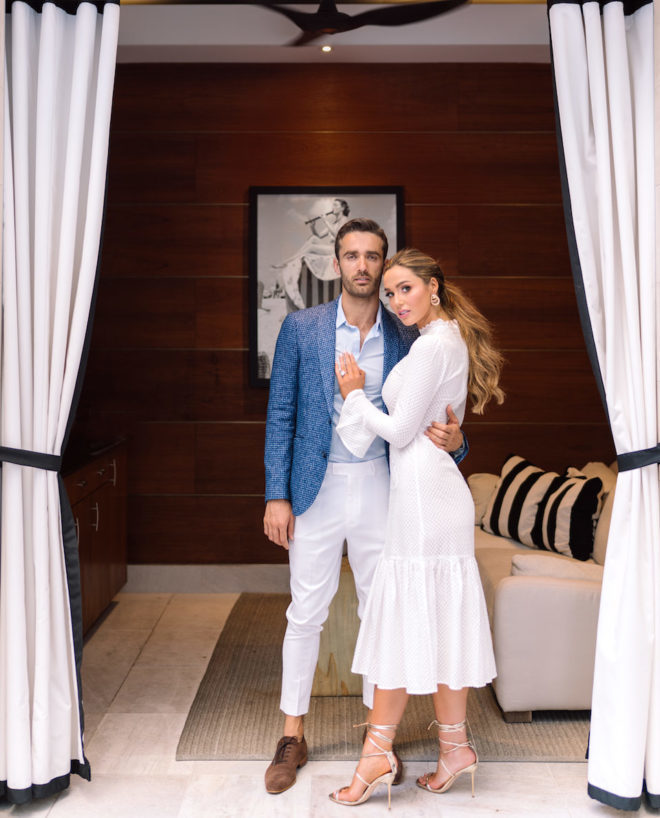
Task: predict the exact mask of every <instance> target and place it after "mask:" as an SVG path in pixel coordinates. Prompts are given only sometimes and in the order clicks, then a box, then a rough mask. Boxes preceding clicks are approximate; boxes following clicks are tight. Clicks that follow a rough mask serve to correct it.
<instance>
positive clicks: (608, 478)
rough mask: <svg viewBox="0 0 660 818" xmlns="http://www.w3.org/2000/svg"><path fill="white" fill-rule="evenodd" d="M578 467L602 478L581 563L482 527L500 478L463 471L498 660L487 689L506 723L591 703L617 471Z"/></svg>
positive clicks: (603, 465)
mask: <svg viewBox="0 0 660 818" xmlns="http://www.w3.org/2000/svg"><path fill="white" fill-rule="evenodd" d="M614 468H616V466H615V464H614ZM581 471H582V472H585V473H589V472H591V475H590V476H595V475H596V474H597V475H598V476H600V477H601V479H602V480H603V489H604V493H603V495H602V498H601V504H600V505H599V513H598V516H597V518H596V519H595V520H594V525H595V533H594V549H593V554H592V557H591V558H590V559H589V560H588V561H586V562H582V561H579V560H576V559H573V558H571V557H568V556H562V555H560V554H557V553H554V552H550V551H543V550H539V549H537V548H532V547H529V546H527V545H522V544H521V543H519V542H516V541H515V540H512V539H508V538H506V537H502V536H495V535H493V534H491V533H488V532H487V531H485V530H483V528H482V521H483V516H484V511H485V510H486V506H487V504H488V501H489V498H490V497H491V495H492V493H493V491H494V490H496V488H497V485H498V480H499V476H498V475H494V474H474V475H471V476H470V477H468V485H469V486H470V490H471V492H472V496H473V498H474V501H475V523H476V527H475V553H476V559H477V563H478V565H479V571H480V574H481V579H482V583H483V587H484V593H485V597H486V604H487V608H488V616H489V619H490V625H491V630H492V635H493V645H494V650H495V661H496V664H497V678H496V679H495V680H494V682H493V687H494V690H495V694H496V697H497V701H498V703H499V705H500V707H501V709H502V713H503V717H504V719H505V721H531V720H532V711H534V710H588V709H590V708H591V690H592V685H593V667H594V654H595V645H596V627H597V622H598V608H599V603H600V589H601V582H602V573H603V563H604V560H605V550H606V547H607V536H608V530H609V523H610V517H611V513H612V504H613V499H614V489H615V486H616V472H615V471H614V469H613V468H612V467H608V466H606V465H605V464H602V463H601V464H596V463H591V464H587V465H586V466H585V467H583V469H581ZM606 484H607V485H606Z"/></svg>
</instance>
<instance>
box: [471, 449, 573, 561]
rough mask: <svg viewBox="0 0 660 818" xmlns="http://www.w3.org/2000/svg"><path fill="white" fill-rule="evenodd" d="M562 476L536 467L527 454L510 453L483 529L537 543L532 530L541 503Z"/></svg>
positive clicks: (487, 512) (486, 513) (483, 522)
mask: <svg viewBox="0 0 660 818" xmlns="http://www.w3.org/2000/svg"><path fill="white" fill-rule="evenodd" d="M558 476H559V475H558V474H557V473H556V472H546V471H543V469H540V468H539V467H538V466H534V465H533V464H532V463H530V462H529V460H525V458H524V457H519V456H518V455H509V456H508V457H507V459H506V460H505V462H504V465H503V466H502V471H501V474H500V479H499V482H498V484H497V486H496V488H495V491H494V492H493V494H492V495H491V498H490V500H489V501H488V506H487V507H486V511H485V512H484V516H483V519H482V523H481V525H482V528H484V530H485V531H489V532H490V533H491V534H497V535H499V536H502V537H510V538H511V539H514V540H518V542H521V543H524V544H525V545H531V546H535V545H536V543H535V542H534V540H533V539H532V530H533V528H534V523H535V522H536V514H537V511H538V508H539V503H540V502H541V501H542V500H543V498H544V497H545V496H546V494H547V492H548V489H549V488H550V486H551V485H552V482H553V480H554V479H555V478H557V477H558Z"/></svg>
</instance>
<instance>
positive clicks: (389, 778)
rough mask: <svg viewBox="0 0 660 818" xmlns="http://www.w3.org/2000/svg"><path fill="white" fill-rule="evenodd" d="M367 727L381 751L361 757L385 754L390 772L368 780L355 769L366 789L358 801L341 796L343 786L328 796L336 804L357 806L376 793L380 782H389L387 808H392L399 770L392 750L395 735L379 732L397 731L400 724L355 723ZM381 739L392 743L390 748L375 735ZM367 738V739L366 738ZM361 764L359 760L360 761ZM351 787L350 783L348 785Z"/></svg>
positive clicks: (370, 736)
mask: <svg viewBox="0 0 660 818" xmlns="http://www.w3.org/2000/svg"><path fill="white" fill-rule="evenodd" d="M365 726H366V728H367V739H369V741H370V742H371V744H373V746H374V747H376V748H377V749H378V751H379V752H377V753H364V752H363V753H362V755H361V756H360V759H363V758H375V757H376V756H385V757H386V758H387V760H388V762H389V764H390V771H389V772H388V773H383V774H382V775H379V776H378V777H377V778H374V780H373V781H367V780H366V778H363V777H362V776H361V775H360V773H359V772H358V771H357V769H356V770H355V777H356V778H359V779H360V781H361V782H362V783H363V784H364V786H365V789H364V792H363V793H362V795H361V796H360V797H359V798H358V799H357V801H347V800H345V799H343V798H340V797H339V793H340V792H341V789H345V787H342V788H341V789H339V790H336V791H335V792H331V793H330V795H329V796H328V797H329V798H330V799H331V800H332V801H334V802H335V803H336V804H341V805H342V806H344V807H357V805H358V804H364V802H365V801H368V800H369V799H370V798H371V796H372V795H373V794H374V791H375V790H376V788H377V787H378V785H379V784H387V808H388V809H391V808H392V782H393V781H394V777H395V775H396V772H397V762H396V757H395V755H394V752H393V751H392V747H391V745H392V743H393V742H394V736H392V737H391V738H390V737H389V736H386V735H383V733H381V732H379V731H380V730H392V731H393V732H396V728H397V727H398V726H399V725H398V724H369V722H365V723H364V724H354V725H353V727H365ZM374 736H375V737H376V738H378V739H380V740H381V741H386V742H389V743H390V749H389V750H386V749H385V748H384V747H381V746H380V744H379V743H378V742H377V741H375V740H374V738H373V737H374ZM365 740H366V739H365ZM358 764H359V762H358ZM348 786H349V787H350V784H349V785H348Z"/></svg>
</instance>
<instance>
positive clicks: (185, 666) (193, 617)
mask: <svg viewBox="0 0 660 818" xmlns="http://www.w3.org/2000/svg"><path fill="white" fill-rule="evenodd" d="M237 597H238V594H236V593H209V594H192V593H187V594H182V593H133V592H124V593H121V594H119V595H118V596H117V598H116V605H115V607H114V608H113V610H112V611H111V612H110V614H109V615H108V616H107V618H106V619H105V620H104V621H103V622H102V624H101V625H100V626H99V627H98V629H97V630H96V632H95V633H93V635H92V636H91V637H90V638H89V639H88V641H87V643H86V646H85V650H84V666H83V673H84V682H83V684H84V697H85V711H86V718H87V733H86V748H87V755H88V757H89V760H90V763H91V765H92V775H93V778H92V781H91V783H88V782H86V781H83V780H81V779H80V778H77V777H75V776H74V777H73V778H72V783H71V787H70V788H69V789H68V790H67V791H65V792H63V793H61V794H60V795H59V796H58V797H54V798H51V799H44V800H40V801H35V802H33V803H32V804H28V805H25V806H22V807H17V806H12V805H9V804H6V803H5V804H0V816H1V817H2V818H4V816H6V815H7V816H9V815H12V816H13V815H16V816H18V815H21V816H23V815H25V816H27V815H39V816H44V818H45V816H48V818H220V816H227V818H271V817H272V818H277V817H278V816H287V818H290V816H295V817H296V818H326V816H327V818H334V816H344V815H345V808H343V807H341V806H337V805H335V804H333V803H331V802H330V801H329V800H328V798H327V793H328V792H330V791H331V790H333V789H335V788H336V787H337V786H339V785H341V784H343V783H347V782H348V781H349V780H350V776H351V773H352V770H353V764H352V763H349V762H345V761H334V762H330V761H324V762H321V761H319V762H314V761H311V762H310V763H309V764H308V765H307V766H306V767H305V768H304V769H303V770H301V771H300V773H299V778H298V782H297V783H296V786H295V787H293V788H292V789H291V790H289V791H288V792H286V793H283V794H282V795H278V796H272V795H268V794H267V793H266V792H265V790H264V788H263V773H264V768H265V764H264V762H263V761H238V762H233V761H216V762H190V761H188V762H177V761H176V760H175V751H176V746H177V743H178V740H179V735H180V733H181V729H182V728H183V724H184V722H185V719H186V714H187V712H188V708H189V706H190V704H191V702H192V700H193V697H194V695H195V692H196V690H197V685H198V683H199V681H200V679H201V678H202V675H203V673H204V670H205V667H206V664H207V662H208V660H209V658H210V655H211V652H212V650H213V647H214V645H215V642H216V640H217V638H218V633H219V631H220V629H221V628H222V627H223V625H224V622H225V621H226V618H227V615H228V613H229V611H230V610H231V607H232V605H233V604H234V602H235V600H236V599H237ZM427 766H428V765H427V764H422V763H417V764H412V763H411V764H409V765H408V767H407V770H408V772H407V776H406V780H405V781H404V783H403V785H402V786H401V787H398V788H397V789H396V790H394V791H393V798H392V815H393V816H395V818H413V816H414V818H423V817H424V816H442V818H459V816H461V818H462V816H476V818H486V817H487V816H516V817H520V818H522V816H541V817H542V818H551V817H552V818H575V817H576V816H603V818H607V816H613V815H624V814H625V813H621V812H618V811H617V810H614V809H611V808H608V807H605V806H603V805H601V804H599V803H597V802H595V801H592V800H591V799H590V798H589V797H588V796H587V794H586V764H559V763H557V764H546V763H510V762H509V763H504V762H498V763H496V762H489V763H482V764H481V765H480V768H479V771H478V773H477V780H476V783H477V794H476V797H475V798H474V799H472V798H471V797H470V788H469V779H468V778H467V777H466V778H465V780H464V781H463V780H461V781H460V783H457V784H456V786H455V787H454V788H453V789H452V790H451V791H450V792H448V793H446V794H444V795H442V796H439V797H437V798H436V797H433V796H431V795H430V794H429V793H425V792H423V791H422V790H420V789H418V788H417V787H415V786H414V780H415V776H416V775H418V774H420V773H421V772H423V771H424V769H425V768H426V767H427ZM381 793H382V794H381V795H379V796H376V797H374V798H373V799H372V800H371V801H369V802H368V803H367V804H365V805H363V806H362V807H361V808H360V812H359V818H369V816H376V815H378V816H382V815H384V814H386V809H387V801H386V796H385V789H384V788H381ZM637 814H642V815H657V814H658V812H657V811H653V810H648V809H646V808H643V809H642V810H640V812H639V813H637Z"/></svg>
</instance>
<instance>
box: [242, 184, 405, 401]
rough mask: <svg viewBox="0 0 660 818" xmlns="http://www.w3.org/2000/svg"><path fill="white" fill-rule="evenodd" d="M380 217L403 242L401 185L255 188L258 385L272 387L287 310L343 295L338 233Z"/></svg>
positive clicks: (253, 314) (253, 378) (395, 240)
mask: <svg viewBox="0 0 660 818" xmlns="http://www.w3.org/2000/svg"><path fill="white" fill-rule="evenodd" d="M358 217H364V218H369V219H373V220H374V221H376V222H378V224H379V225H380V226H381V227H382V228H383V230H384V231H385V233H386V234H387V238H388V241H389V255H392V254H393V253H394V252H395V251H396V250H397V249H399V248H400V246H401V245H402V243H403V236H404V227H403V188H401V187H252V188H250V232H249V241H250V301H249V309H250V384H251V385H252V386H267V385H268V383H269V382H270V370H271V365H272V362H273V354H274V352H275V342H276V341H277V336H278V333H279V331H280V326H281V325H282V321H284V318H285V317H286V315H287V314H288V313H290V312H293V311H294V310H301V309H304V308H305V307H313V306H316V305H317V304H322V303H324V302H326V301H332V300H333V299H334V298H336V297H337V296H338V295H339V292H340V278H339V275H338V274H337V273H336V272H335V268H334V264H333V259H334V257H335V237H336V235H337V232H338V231H339V229H340V228H341V227H342V225H344V224H345V223H346V222H347V221H349V220H350V219H355V218H358Z"/></svg>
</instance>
